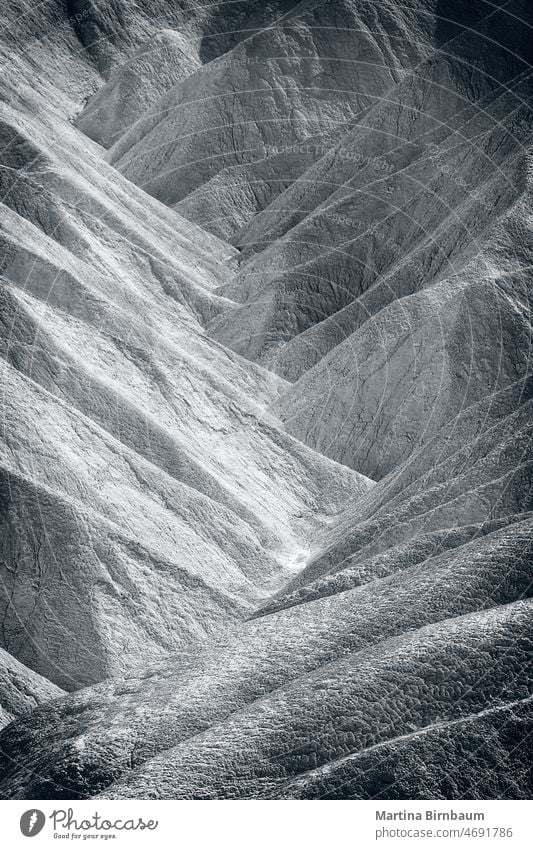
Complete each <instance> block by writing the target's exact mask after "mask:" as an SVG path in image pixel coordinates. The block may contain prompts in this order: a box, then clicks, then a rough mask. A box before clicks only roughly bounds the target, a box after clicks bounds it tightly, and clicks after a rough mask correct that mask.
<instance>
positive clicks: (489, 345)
mask: <svg viewBox="0 0 533 849" xmlns="http://www.w3.org/2000/svg"><path fill="white" fill-rule="evenodd" d="M527 180H528V185H527V187H526V189H525V191H524V193H523V195H522V196H521V197H520V198H519V200H518V201H517V202H516V203H515V204H514V205H513V207H512V208H511V209H510V211H509V212H508V213H507V214H506V215H505V216H504V217H503V218H502V219H501V221H499V222H498V223H497V224H496V225H495V226H494V227H493V228H492V229H491V230H490V232H489V233H488V237H487V246H486V248H485V250H482V251H481V252H480V253H479V255H478V256H476V257H474V259H472V260H471V261H470V263H469V264H467V265H466V267H465V269H464V271H463V272H462V273H459V274H458V275H457V276H454V277H450V278H449V279H447V280H444V281H442V282H438V283H436V284H434V285H433V286H429V287H427V288H425V289H424V290H423V291H421V292H419V293H417V294H415V295H410V296H408V297H403V298H399V299H396V300H393V302H392V304H390V305H389V306H386V307H385V308H384V309H381V310H380V311H379V310H376V311H375V315H371V317H370V318H367V320H366V321H365V320H364V319H365V316H364V313H363V311H362V310H361V311H360V312H359V315H357V313H356V310H355V308H354V309H353V310H352V316H355V317H356V321H358V323H360V327H359V329H358V330H356V331H355V332H354V333H352V334H351V335H350V336H349V337H348V338H347V339H345V340H344V341H342V342H341V343H340V344H338V345H337V346H336V347H334V348H333V350H332V351H331V352H330V353H329V354H327V355H326V356H325V357H324V358H323V359H321V360H320V361H319V363H318V364H317V365H316V366H315V367H314V368H312V369H311V370H309V371H308V372H306V373H305V374H304V375H303V376H302V377H301V378H300V380H298V381H297V382H296V383H295V384H294V385H293V386H292V387H291V388H290V389H289V390H288V392H287V393H286V394H285V396H284V398H283V400H282V401H281V403H280V405H279V407H278V409H279V412H280V414H281V417H282V419H283V420H284V421H285V422H286V424H287V427H288V429H289V431H290V432H292V433H294V434H297V435H298V436H299V438H302V439H304V440H305V441H307V442H308V443H309V444H310V445H313V446H314V447H315V448H316V447H319V449H320V450H321V451H323V453H325V454H327V455H329V456H331V457H335V458H336V459H337V460H341V462H346V463H347V464H348V465H353V466H354V467H355V468H360V469H361V470H364V471H365V472H366V473H367V474H370V475H371V476H372V477H376V478H377V477H382V476H383V475H385V474H387V472H389V471H391V470H392V469H393V468H394V467H395V466H396V465H397V464H398V463H399V462H401V461H402V460H404V459H406V458H407V457H408V456H409V455H410V454H411V453H412V452H413V451H415V450H416V449H417V448H418V447H420V446H421V445H423V444H424V442H426V441H427V440H428V439H431V437H432V436H433V435H434V433H435V432H436V430H438V429H439V428H440V427H441V425H443V424H445V423H446V422H447V421H448V420H451V419H453V418H454V417H455V416H456V415H457V414H458V413H459V412H460V411H461V410H462V409H464V408H466V407H469V406H470V405H471V404H475V403H476V402H478V401H480V400H481V399H482V398H484V397H485V396H486V395H487V394H490V393H497V392H499V391H500V390H501V389H504V388H505V387H507V386H510V385H512V384H513V383H515V382H516V381H520V380H521V379H523V378H525V377H526V376H527V375H528V373H529V372H530V370H531V365H530V354H529V351H530V346H531V335H532V324H531V305H530V287H529V268H530V264H531V260H532V258H533V254H532V247H533V242H532V234H531V228H530V220H531V188H530V185H529V177H528V178H527ZM311 396H312V397H313V403H312V404H310V403H309V400H310V398H311ZM360 399H364V400H362V401H361V400H360Z"/></svg>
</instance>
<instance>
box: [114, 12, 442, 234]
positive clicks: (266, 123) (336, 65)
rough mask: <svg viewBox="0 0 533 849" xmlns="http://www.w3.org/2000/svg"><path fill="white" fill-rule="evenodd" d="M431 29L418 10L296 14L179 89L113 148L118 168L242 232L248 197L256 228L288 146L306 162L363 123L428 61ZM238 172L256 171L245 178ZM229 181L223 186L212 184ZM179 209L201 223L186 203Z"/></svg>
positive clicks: (297, 167) (297, 165)
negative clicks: (304, 148) (307, 151)
mask: <svg viewBox="0 0 533 849" xmlns="http://www.w3.org/2000/svg"><path fill="white" fill-rule="evenodd" d="M431 26H432V19H431V16H429V17H425V16H423V15H422V16H421V15H417V14H416V11H415V8H414V5H413V4H411V3H409V4H406V5H405V6H402V7H399V6H398V5H397V4H395V3H390V2H388V3H383V4H380V6H379V7H377V6H375V5H374V4H369V3H364V4H359V3H354V2H353V0H335V2H334V3H323V2H317V0H312V1H311V0H310V2H304V3H300V4H296V5H295V8H294V10H292V11H289V12H287V14H286V15H284V16H282V17H281V18H280V20H279V22H278V23H276V24H273V25H272V26H269V27H267V28H265V29H264V30H262V31H260V32H259V33H258V34H254V35H252V36H250V37H249V38H247V39H246V40H243V41H242V42H241V43H240V44H239V45H237V46H236V47H235V48H233V50H231V51H230V52H228V53H226V54H225V55H224V56H222V57H220V58H219V59H217V60H215V61H213V62H211V63H210V64H208V65H206V66H205V67H204V68H203V69H201V70H200V71H198V72H197V73H196V74H193V75H192V76H191V77H189V78H188V79H187V80H185V81H184V82H183V83H179V84H177V85H176V86H175V87H174V88H173V89H172V90H171V91H169V92H168V93H167V94H166V95H164V96H163V97H162V98H161V99H160V100H159V101H158V102H157V103H155V104H154V106H153V108H152V109H151V110H150V111H149V112H148V113H147V114H146V115H145V116H144V117H143V118H142V119H141V120H139V121H138V122H137V123H136V124H135V126H134V127H132V129H131V130H130V131H129V132H127V133H125V134H124V136H123V137H122V138H121V139H120V140H119V141H117V142H116V144H115V145H114V146H113V148H112V149H111V151H110V153H109V161H110V162H111V163H112V164H114V165H115V166H116V167H117V168H118V169H119V170H120V171H121V172H122V173H123V174H124V175H125V176H126V177H128V179H130V180H132V181H133V182H135V183H137V184H138V185H141V186H142V187H143V188H144V189H145V190H146V191H148V192H149V193H150V194H153V195H154V196H155V197H157V198H159V199H160V200H162V201H163V202H164V203H167V204H169V205H174V204H176V203H178V202H180V201H183V199H184V198H186V197H187V195H189V194H191V193H192V192H196V197H195V203H196V204H198V203H200V202H201V201H202V200H203V202H204V203H209V206H210V209H211V215H210V218H211V219H213V218H214V219H216V220H218V219H222V220H224V219H226V218H229V219H230V222H231V221H232V220H234V222H235V224H239V223H240V222H239V221H238V219H237V218H235V212H234V209H235V207H239V206H240V205H241V201H240V196H241V195H242V196H243V203H244V208H241V210H240V214H241V216H242V215H243V214H245V215H246V217H249V215H250V212H251V211H252V210H250V209H249V208H248V210H247V211H246V212H244V210H246V207H247V206H248V204H249V200H248V199H249V197H250V196H252V197H253V195H254V192H255V184H256V182H257V181H258V180H259V181H260V182H261V186H260V187H258V191H259V192H260V193H261V194H262V195H263V197H264V201H263V205H264V204H265V203H266V202H267V201H268V199H269V196H270V195H271V194H272V193H274V194H276V193H277V192H278V190H279V185H278V180H277V179H276V176H275V173H273V171H274V172H275V169H276V165H275V163H270V158H271V157H272V156H274V157H277V155H278V151H279V150H280V149H281V150H282V151H283V150H284V149H285V148H288V149H289V150H288V153H289V154H290V148H291V147H296V154H298V149H299V147H300V145H301V144H302V143H305V142H306V139H307V138H308V137H312V136H317V134H318V133H322V132H326V135H325V138H323V139H321V140H320V142H319V144H320V145H321V146H322V150H324V149H325V145H326V144H327V141H328V135H329V134H330V133H331V130H332V129H333V130H334V129H335V127H336V126H337V125H342V126H345V125H346V124H347V123H349V122H350V121H351V120H354V119H355V118H356V116H357V115H359V113H360V112H361V111H364V110H365V109H366V108H367V107H368V106H370V105H371V104H372V103H373V102H374V101H375V99H376V98H379V97H380V96H381V95H382V94H383V92H384V91H386V90H387V89H388V88H390V87H391V86H392V85H393V84H394V83H395V82H396V81H397V80H398V78H399V77H401V75H402V73H403V69H404V67H410V66H412V65H413V64H415V63H416V62H417V61H419V60H420V58H421V57H423V56H424V55H425V53H427V52H428V50H429V48H428V46H427V41H428V30H430V29H431ZM408 33H409V35H408ZM354 35H355V36H356V38H357V51H356V55H354ZM413 35H414V36H415V37H413ZM318 150H320V148H319V147H318V148H317V153H316V154H315V155H320V153H318ZM213 151H216V153H213ZM265 160H266V162H265ZM256 161H257V166H256V165H254V164H253V163H255V162H256ZM283 161H284V163H285V166H287V165H288V164H290V166H291V168H292V179H294V178H295V177H296V176H298V173H300V172H301V170H303V168H304V167H305V158H304V159H303V161H302V162H300V159H299V157H298V155H297V156H290V155H288V156H285V158H284V160H283ZM235 166H248V167H247V169H246V170H245V171H244V173H243V172H242V171H241V172H235ZM228 169H229V170H228ZM256 171H257V176H256ZM221 172H222V174H223V180H222V183H221V182H220V181H218V182H216V181H215V182H213V180H215V178H216V175H217V174H219V173H221ZM230 175H231V177H233V176H234V178H235V181H236V182H234V181H233V180H230ZM226 179H227V180H228V182H230V185H229V186H228V188H227V189H226V186H225V182H226ZM271 183H272V187H271ZM204 184H206V187H205V192H204V191H202V189H201V187H202V186H203V185H204ZM179 209H180V210H182V211H185V210H187V209H190V210H191V212H192V207H190V208H189V207H187V205H186V203H185V205H184V206H180V207H179ZM253 211H256V210H253ZM201 220H202V223H205V224H208V225H209V226H211V224H209V222H208V221H207V220H205V219H204V218H202V219H201ZM241 221H242V218H241ZM216 231H217V232H221V230H220V227H218V226H217V230H216Z"/></svg>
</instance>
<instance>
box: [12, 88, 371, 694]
mask: <svg viewBox="0 0 533 849" xmlns="http://www.w3.org/2000/svg"><path fill="white" fill-rule="evenodd" d="M12 83H13V81H12V80H11V81H10V80H9V78H8V79H7V80H6V81H5V85H6V86H9V85H10V84H12ZM31 102H32V105H33V110H32V111H33V116H30V114H29V113H28V112H27V108H26V107H27V104H25V103H18V104H13V105H3V106H2V108H1V119H2V121H1V124H0V134H1V137H2V147H3V156H2V163H3V167H2V169H1V171H0V181H1V184H2V204H1V206H0V223H1V232H0V239H1V242H2V249H3V252H2V259H1V265H0V302H1V311H0V323H1V324H2V327H3V333H2V344H1V346H0V351H1V356H2V363H3V365H2V375H3V386H4V422H5V428H4V429H3V431H2V440H1V470H2V474H1V493H2V508H3V509H2V518H1V521H2V529H3V537H2V539H3V543H2V544H3V557H4V560H3V564H4V565H3V568H2V574H3V590H2V592H1V598H0V609H1V616H2V618H3V619H4V620H5V629H4V632H3V637H2V645H3V646H4V648H6V649H8V650H9V651H10V652H12V653H13V654H14V655H15V656H16V657H17V658H19V659H20V660H21V661H22V662H24V663H26V664H27V665H29V666H30V667H31V668H33V669H35V670H37V671H39V672H41V673H42V674H44V675H46V676H47V677H49V678H50V679H51V680H53V681H54V682H56V683H59V684H60V685H61V686H62V687H64V688H66V689H69V690H70V689H74V688H77V687H79V686H82V685H85V684H88V683H91V682H94V681H96V680H100V679H102V678H104V677H106V676H109V675H113V674H117V673H118V672H120V671H123V670H124V669H125V668H127V667H128V666H131V665H132V664H135V663H136V662H137V661H138V660H139V658H140V657H144V658H154V657H159V656H162V655H164V654H166V653H168V652H169V651H175V650H176V649H177V648H180V649H181V650H182V651H183V652H187V651H192V650H193V649H195V648H196V647H197V646H198V644H199V643H201V642H202V641H204V640H205V639H206V638H208V637H209V636H210V635H212V634H214V633H218V632H219V631H220V630H221V629H223V628H224V627H225V626H228V625H231V624H233V623H235V622H236V621H238V620H240V619H242V618H243V616H245V615H247V614H248V613H249V612H251V611H252V610H253V609H254V608H255V607H256V606H257V603H258V602H259V600H264V599H265V598H266V597H267V596H268V595H269V594H270V592H271V591H272V590H273V589H274V588H279V587H280V586H281V584H282V583H283V582H284V581H285V580H286V578H287V577H288V575H290V574H291V572H292V571H293V570H294V568H295V567H296V566H297V564H298V563H299V562H300V561H301V559H302V557H304V556H305V553H306V551H307V549H308V548H309V545H310V540H311V539H312V538H313V537H314V535H315V533H316V532H317V531H318V530H319V528H320V527H322V526H325V525H326V524H328V523H329V522H331V521H332V518H333V517H334V516H335V514H336V513H338V511H339V510H340V509H341V508H343V507H344V506H345V504H346V502H347V500H348V501H350V500H351V499H357V498H358V496H359V495H361V494H362V493H364V492H365V491H366V489H367V488H368V486H369V485H370V481H368V480H367V479H366V478H364V476H361V475H359V474H354V473H352V472H350V471H349V470H348V469H346V468H344V467H342V466H339V465H337V464H335V463H331V462H330V461H328V460H326V459H325V458H323V457H321V456H319V455H315V454H314V453H313V452H312V451H310V450H309V449H307V448H306V447H304V446H303V445H302V444H301V443H299V442H297V441H296V440H294V439H292V438H291V437H290V436H288V435H286V434H285V433H283V431H282V430H280V429H279V427H277V426H276V423H275V422H274V420H273V419H272V418H271V417H270V416H268V414H266V408H267V407H268V405H269V404H270V403H271V402H272V400H273V399H274V398H276V397H277V394H278V392H279V388H280V382H279V380H278V379H277V378H275V377H273V376H272V375H271V374H269V373H267V372H264V371H262V370H261V369H259V368H257V367H255V366H253V365H252V364H250V363H247V362H246V361H243V360H240V358H239V357H237V356H236V355H234V354H232V353H231V352H228V351H226V350H224V349H222V348H221V347H220V346H219V345H217V344H216V343H214V342H212V341H211V340H210V339H208V338H207V337H206V336H205V334H204V332H203V325H204V324H205V323H207V322H208V321H209V320H210V319H211V318H212V317H213V316H214V315H216V314H217V313H218V312H219V311H220V310H224V309H226V308H227V301H226V300H225V299H223V298H221V297H219V296H217V295H216V294H215V290H216V289H217V288H219V287H220V285H221V283H223V282H224V281H226V280H228V279H229V277H230V275H231V273H232V272H231V267H230V266H231V261H232V256H233V254H234V251H233V249H232V248H231V247H230V246H228V245H227V244H224V243H222V242H220V241H219V240H218V239H216V238H215V237H213V236H210V235H209V234H207V233H205V232H204V231H202V230H200V229H199V228H197V227H196V226H195V225H192V224H190V223H189V222H187V221H185V220H184V219H183V218H181V217H180V216H178V215H177V214H176V213H174V212H171V211H170V210H167V209H166V208H165V207H163V206H161V205H160V204H159V203H158V202H157V201H154V200H153V199H151V198H148V197H147V196H146V195H144V194H143V193H142V192H141V191H140V190H139V189H137V188H136V187H134V186H132V185H131V184H128V183H127V182H126V181H125V180H124V179H123V178H122V177H121V176H120V175H118V174H117V173H116V172H115V171H114V170H113V169H111V168H110V167H109V166H106V165H105V164H102V163H101V161H100V159H99V157H98V153H97V151H96V150H95V148H94V147H93V146H92V144H91V143H90V142H87V143H85V142H84V140H83V136H81V135H80V133H79V132H78V131H76V130H75V129H73V128H72V127H70V126H69V125H68V124H65V123H62V122H61V121H60V120H59V119H58V118H57V116H55V115H52V114H49V113H47V112H46V111H45V109H44V103H43V101H42V99H41V98H40V95H39V94H37V95H34V96H33V100H32V101H31ZM58 129H60V140H59V138H58ZM227 261H228V262H229V265H228V264H227ZM65 623H67V624H65ZM28 635H29V637H30V638H29V639H28Z"/></svg>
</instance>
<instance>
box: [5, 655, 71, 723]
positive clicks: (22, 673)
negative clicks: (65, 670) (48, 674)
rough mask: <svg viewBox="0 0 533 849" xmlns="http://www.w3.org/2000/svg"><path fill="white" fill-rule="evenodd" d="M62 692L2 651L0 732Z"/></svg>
mask: <svg viewBox="0 0 533 849" xmlns="http://www.w3.org/2000/svg"><path fill="white" fill-rule="evenodd" d="M61 695H63V691H62V690H60V689H59V687H56V686H55V685H54V684H52V683H51V682H50V681H48V680H47V679H46V678H43V677H42V676H41V675H37V674H36V673H35V672H32V670H31V669H28V668H27V667H25V666H23V665H22V663H19V662H18V660H15V658H14V657H12V656H11V655H10V654H8V653H7V652H6V651H4V650H3V649H0V728H4V726H6V725H9V723H10V722H12V721H13V720H14V719H17V718H18V717H19V716H21V715H22V714H25V713H29V712H30V711H31V710H33V708H35V707H36V706H37V705H40V704H42V703H43V702H48V701H50V700H51V699H55V698H58V697H59V696H61Z"/></svg>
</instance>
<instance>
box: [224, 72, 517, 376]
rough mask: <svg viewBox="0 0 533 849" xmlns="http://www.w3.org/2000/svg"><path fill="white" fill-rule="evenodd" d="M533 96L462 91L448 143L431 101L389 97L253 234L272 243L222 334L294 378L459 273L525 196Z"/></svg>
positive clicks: (249, 268) (248, 270) (245, 282)
mask: <svg viewBox="0 0 533 849" xmlns="http://www.w3.org/2000/svg"><path fill="white" fill-rule="evenodd" d="M444 84H445V85H446V82H445V81H444ZM422 85H423V84H422ZM412 87H413V86H411V88H412ZM415 89H416V94H417V96H418V95H420V86H419V85H418V86H416V87H415ZM530 91H531V85H530V81H529V80H527V81H524V82H523V88H520V87H518V89H517V90H514V89H513V91H512V92H511V93H509V92H508V91H507V90H505V89H503V90H502V89H498V92H497V96H496V97H495V99H494V100H493V101H492V102H491V104H490V106H491V111H489V110H488V108H487V109H485V108H481V106H480V104H478V105H477V106H476V107H475V108H470V109H466V108H465V103H464V98H461V97H458V98H457V102H456V103H454V104H453V111H455V110H459V112H460V113H461V121H459V122H458V123H459V126H457V132H456V134H454V133H451V134H450V132H449V127H447V126H446V135H447V136H448V138H447V140H442V141H440V143H439V144H437V142H438V141H439V136H442V134H443V133H442V132H441V130H440V129H438V132H433V130H434V128H435V124H436V122H435V121H433V120H432V118H431V116H427V115H426V113H425V112H424V111H420V110H421V105H422V104H420V103H419V104H418V107H417V108H416V109H415V110H414V112H413V109H412V108H407V109H406V108H404V105H403V104H401V106H399V107H398V109H395V108H394V104H393V105H392V107H391V106H388V108H386V106H385V105H383V106H382V107H381V110H380V112H379V111H378V115H377V116H374V117H375V119H376V120H375V124H376V126H375V127H374V126H372V128H371V129H370V130H367V129H365V128H363V129H361V130H357V131H354V132H353V133H351V134H349V135H348V136H345V137H344V138H343V139H341V141H340V142H338V143H337V145H336V146H335V147H334V148H333V149H332V152H331V153H330V154H327V155H326V157H324V158H323V160H320V162H319V163H318V164H317V165H316V166H314V167H313V168H311V169H309V170H308V171H307V172H306V173H305V175H304V176H303V177H302V178H301V180H299V181H298V182H297V183H296V184H295V185H294V186H293V187H292V188H291V189H288V190H287V192H285V193H284V194H282V195H280V197H279V198H278V199H277V201H276V202H275V203H274V204H273V205H272V207H271V208H269V209H268V210H267V211H266V212H265V213H263V216H266V215H267V214H268V215H271V216H272V218H273V219H274V218H275V219H276V222H277V224H276V230H275V232H269V231H268V230H267V232H266V233H265V232H259V233H256V234H254V235H253V236H251V238H252V239H253V240H254V241H255V239H256V237H257V239H258V240H259V248H265V249H264V250H262V252H260V253H259V255H258V256H257V257H256V258H252V259H250V261H249V262H246V263H245V264H244V265H243V266H242V268H241V271H240V274H239V276H238V278H237V279H236V280H235V281H232V282H231V283H230V285H229V286H227V287H224V288H223V289H222V290H221V292H220V293H221V294H224V295H226V296H228V297H230V298H233V299H235V300H237V301H239V302H240V303H242V306H239V307H238V308H237V309H236V310H235V314H232V313H230V312H228V313H227V314H225V315H224V316H221V317H220V318H217V319H214V320H213V323H212V325H211V327H210V332H211V333H212V335H213V336H214V338H216V339H218V340H219V341H221V342H222V343H223V344H225V345H229V346H230V347H231V348H232V349H234V350H236V351H238V352H240V353H241V354H244V355H245V356H248V357H250V358H251V359H253V360H256V361H258V362H261V363H263V364H266V365H267V366H268V367H270V368H273V369H274V370H276V371H277V372H278V373H280V374H281V375H283V376H284V377H286V378H288V379H290V380H295V379H297V378H298V377H300V376H301V375H302V374H303V373H304V372H305V371H306V370H307V369H309V368H311V367H312V366H313V365H314V364H315V363H317V362H318V361H319V359H320V358H321V357H322V356H324V354H326V353H327V352H328V351H329V350H331V347H333V346H334V345H335V344H337V343H338V342H339V341H341V340H342V339H345V338H346V337H347V336H348V335H349V334H350V333H352V332H354V330H356V329H357V327H358V326H359V325H360V324H362V323H363V322H364V321H365V320H367V319H368V318H369V317H371V316H372V315H374V314H375V313H376V312H377V311H378V310H380V309H381V308H382V307H383V306H385V305H386V304H387V303H390V301H391V300H394V299H395V298H398V297H402V296H404V295H408V294H411V293H412V292H414V291H417V290H419V289H420V288H422V287H424V286H428V285H430V284H431V283H433V282H437V281H438V280H439V279H443V278H445V277H447V276H450V275H454V274H457V272H458V271H460V270H461V269H462V268H463V267H464V266H465V265H466V264H467V263H468V261H469V260H470V259H471V257H472V255H473V254H475V253H476V252H479V251H481V250H482V247H483V244H484V243H485V239H486V236H487V233H488V232H490V230H491V228H492V227H493V226H494V225H495V224H496V223H497V221H498V219H499V217H500V216H502V215H504V214H505V213H506V212H507V211H508V210H509V209H511V208H512V206H513V204H514V203H516V202H517V200H518V199H519V198H520V196H521V195H522V193H523V191H524V184H525V181H526V179H527V165H526V164H525V156H524V154H525V148H527V146H528V145H529V143H530V141H531V115H530V112H529V108H528V107H527V106H524V104H523V95H525V94H526V93H528V92H529V93H530ZM461 101H462V102H461ZM437 103H438V101H437ZM467 105H468V104H467ZM488 105H489V104H486V103H485V104H484V106H487V107H488ZM433 109H434V110H435V111H438V114H439V115H441V114H442V110H440V109H439V108H438V105H435V104H434V106H433ZM395 113H398V114H395ZM465 113H466V114H465ZM420 116H421V117H420ZM378 118H379V120H378ZM416 118H417V119H418V120H415V119H416ZM366 120H367V121H368V122H369V123H372V118H370V117H369V118H367V119H366ZM449 120H450V121H451V120H452V119H451V118H450V119H449ZM382 121H383V122H384V123H385V126H384V127H383V126H380V124H381V123H382ZM398 123H400V126H401V125H402V124H403V125H405V129H404V128H403V127H402V126H401V129H400V131H399V133H398V130H397V127H398ZM420 123H422V124H424V123H425V124H426V125H429V128H428V129H427V130H425V131H424V127H422V128H420V127H416V125H417V124H420ZM413 125H415V129H414V131H413ZM419 133H421V135H420V136H419ZM397 134H399V135H400V136H403V135H404V134H405V136H406V137H407V143H405V144H402V143H401V142H400V144H398V138H397ZM450 136H451V137H450ZM430 144H433V145H434V146H433V147H431V146H430ZM390 148H394V149H393V150H392V152H391V153H389V149H390ZM354 171H355V174H354ZM458 174H459V175H461V176H460V177H458ZM315 187H316V188H315ZM298 191H300V192H301V193H302V194H303V198H302V197H298V196H297V193H298ZM308 194H311V199H309V198H308V197H307V195H308ZM313 194H315V195H318V198H313V197H312V195H313ZM315 201H318V203H317V206H316V208H313V206H314V204H315ZM308 202H311V208H309V207H307V203H308ZM285 208H286V209H288V211H289V212H288V213H287V215H291V214H292V218H293V221H292V222H291V224H290V229H289V231H288V232H287V234H286V235H284V234H283V232H280V231H279V227H283V226H284V224H283V209H285ZM294 210H295V211H294ZM278 212H279V213H280V214H279V215H278ZM298 215H301V216H304V218H303V221H301V223H298V221H297V220H296V221H294V218H297V216H298ZM263 216H258V218H259V219H260V218H262V217H263ZM280 220H281V222H282V223H281V224H280V223H279V222H280ZM257 226H258V227H260V222H259V223H258V225H257ZM250 235H251V234H247V235H246V237H245V241H246V240H247V239H248V236H250ZM322 322H327V323H326V324H325V325H324V327H323V328H322V327H321V323H322ZM300 335H301V340H300V339H299V338H298V337H299V336H300Z"/></svg>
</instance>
